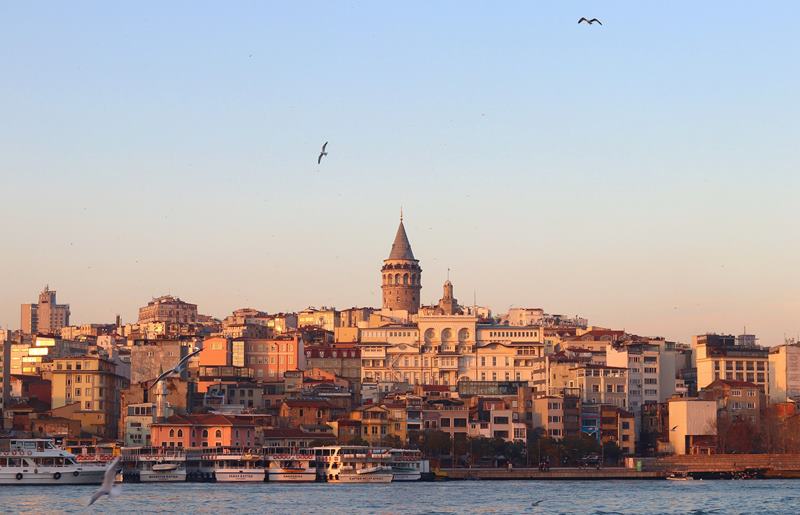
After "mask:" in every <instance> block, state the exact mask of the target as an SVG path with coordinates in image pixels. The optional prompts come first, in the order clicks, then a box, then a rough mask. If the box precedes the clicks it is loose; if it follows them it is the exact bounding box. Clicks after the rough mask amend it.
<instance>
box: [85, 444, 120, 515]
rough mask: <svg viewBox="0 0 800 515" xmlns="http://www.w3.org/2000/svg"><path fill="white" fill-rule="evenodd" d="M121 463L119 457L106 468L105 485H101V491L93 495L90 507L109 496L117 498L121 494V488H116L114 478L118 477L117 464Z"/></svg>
mask: <svg viewBox="0 0 800 515" xmlns="http://www.w3.org/2000/svg"><path fill="white" fill-rule="evenodd" d="M118 463H119V456H117V457H116V458H114V459H113V460H112V461H111V463H109V464H108V466H106V472H105V474H103V484H102V485H100V489H99V490H98V491H96V492H95V493H93V494H92V497H91V499H89V504H88V506H91V505H92V504H94V503H95V501H97V500H98V499H99V498H101V497H103V496H104V495H107V496H109V497H116V496H118V495H119V493H120V490H121V489H120V487H118V486H114V478H115V477H116V475H117V464H118Z"/></svg>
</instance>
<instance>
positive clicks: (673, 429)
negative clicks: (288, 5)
mask: <svg viewBox="0 0 800 515" xmlns="http://www.w3.org/2000/svg"><path fill="white" fill-rule="evenodd" d="M676 429H678V426H675V427H673V428H672V429H670V431H675V430H676Z"/></svg>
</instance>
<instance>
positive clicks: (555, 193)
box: [0, 1, 800, 344]
mask: <svg viewBox="0 0 800 515" xmlns="http://www.w3.org/2000/svg"><path fill="white" fill-rule="evenodd" d="M498 4H499V5H498ZM581 16H590V17H591V16H596V17H598V18H600V19H602V20H603V23H604V25H603V26H602V27H601V26H597V25H595V26H591V27H587V26H583V25H580V26H579V25H578V24H577V23H576V21H577V19H578V18H580V17H581ZM796 19H797V4H796V3H794V2H770V3H767V4H764V3H754V2H744V1H738V2H696V1H691V2H689V1H686V2H596V1H589V2H550V3H548V4H542V3H536V4H534V3H533V2H502V3H497V2H494V3H492V2H464V1H452V2H444V1H443V2H392V3H389V2H322V1H321V2H274V3H267V2H236V3H226V4H224V5H223V4H221V3H218V2H208V3H204V2H128V3H122V2H8V1H7V2H2V3H0V66H2V71H0V116H1V117H2V123H0V248H2V252H0V274H2V275H1V276H0V325H3V326H6V325H10V326H12V327H18V325H19V304H20V303H22V302H32V301H34V300H35V298H36V294H37V293H38V291H39V290H40V289H41V288H42V287H43V286H44V284H46V283H49V284H50V286H51V287H52V288H55V289H57V290H58V292H59V299H60V301H62V302H69V303H70V304H71V306H72V313H73V320H74V321H75V322H90V321H109V320H112V319H113V316H114V314H115V313H121V314H122V316H123V319H124V320H125V321H130V320H131V319H133V318H134V317H135V313H136V308H137V306H139V305H142V304H144V303H145V302H146V301H147V300H148V299H149V298H150V297H151V296H155V295H159V294H164V293H168V292H170V293H172V294H176V295H180V296H181V297H183V298H185V299H186V300H189V301H192V302H195V303H197V304H199V306H200V310H201V311H202V312H206V313H209V314H213V315H217V316H224V315H225V314H226V313H228V312H230V311H231V310H233V309H235V308H238V307H243V306H252V307H258V308H262V309H266V310H268V311H276V310H295V309H300V308H303V307H305V306H307V305H309V304H313V305H322V304H328V305H336V306H339V307H347V306H351V305H379V303H380V290H379V287H378V284H379V273H378V269H379V267H380V264H381V260H382V259H383V258H385V257H386V255H387V254H388V251H389V246H390V243H391V240H392V237H393V235H394V231H395V228H396V224H397V217H398V211H399V207H400V205H402V206H403V208H404V210H405V213H406V222H407V223H406V226H407V229H408V233H409V237H410V239H411V243H412V245H413V247H414V252H415V254H416V255H417V257H418V258H419V259H420V260H421V264H422V267H423V269H424V273H423V285H424V287H423V299H424V301H426V302H429V301H434V300H436V299H438V298H439V296H440V286H439V285H440V284H441V282H442V281H443V280H444V279H445V274H446V269H447V267H450V268H452V273H451V278H452V279H453V282H454V283H455V287H456V295H457V296H458V297H460V298H461V299H462V300H468V301H470V302H471V299H472V295H473V291H477V297H478V303H479V304H484V305H489V306H491V307H493V308H494V310H495V311H498V312H499V311H503V310H505V309H507V308H508V306H509V305H512V304H513V305H515V306H541V307H544V308H545V309H547V310H548V311H550V312H560V313H566V314H575V313H577V314H581V315H583V316H587V317H588V318H589V319H590V321H592V322H594V323H597V324H600V325H606V326H613V327H624V328H626V329H628V330H630V331H635V332H638V333H640V334H652V335H666V336H668V337H671V338H675V339H679V340H681V341H688V340H689V339H690V337H691V335H692V334H694V333H697V332H704V331H707V330H715V331H732V332H736V331H739V330H741V328H742V326H743V325H745V324H746V325H747V327H748V330H752V331H754V332H756V333H757V334H758V335H760V336H761V337H762V343H766V344H775V343H779V342H780V341H781V340H782V337H783V334H784V333H790V334H796V333H798V332H800V317H799V316H798V314H799V313H800V272H798V266H797V262H798V256H800V227H798V225H799V224H798V202H797V199H798V193H800V179H798V170H800V158H798V151H797V142H798V141H800V130H799V129H798V127H799V124H800V107H799V106H798V94H797V92H798V91H800V67H799V66H798V65H797V59H798V56H800V38H799V37H798V29H797V24H796V23H795V20H796ZM326 140H329V141H330V145H329V149H328V150H329V151H330V155H329V156H328V158H327V160H325V161H323V164H322V166H319V167H318V166H317V165H316V162H315V160H316V153H317V151H318V148H319V145H320V144H321V143H322V142H323V141H326Z"/></svg>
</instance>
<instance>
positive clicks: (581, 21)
mask: <svg viewBox="0 0 800 515" xmlns="http://www.w3.org/2000/svg"><path fill="white" fill-rule="evenodd" d="M578 23H588V24H589V25H593V24H594V23H597V24H599V25H602V24H603V22H601V21H600V20H598V19H597V18H592V19H591V20H587V19H586V18H581V19H580V20H578Z"/></svg>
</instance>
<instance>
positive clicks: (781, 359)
mask: <svg viewBox="0 0 800 515" xmlns="http://www.w3.org/2000/svg"><path fill="white" fill-rule="evenodd" d="M795 399H796V400H800V343H795V342H792V343H787V344H784V345H777V346H775V347H771V348H770V349H769V401H770V402H771V403H776V402H788V401H790V400H795Z"/></svg>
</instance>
